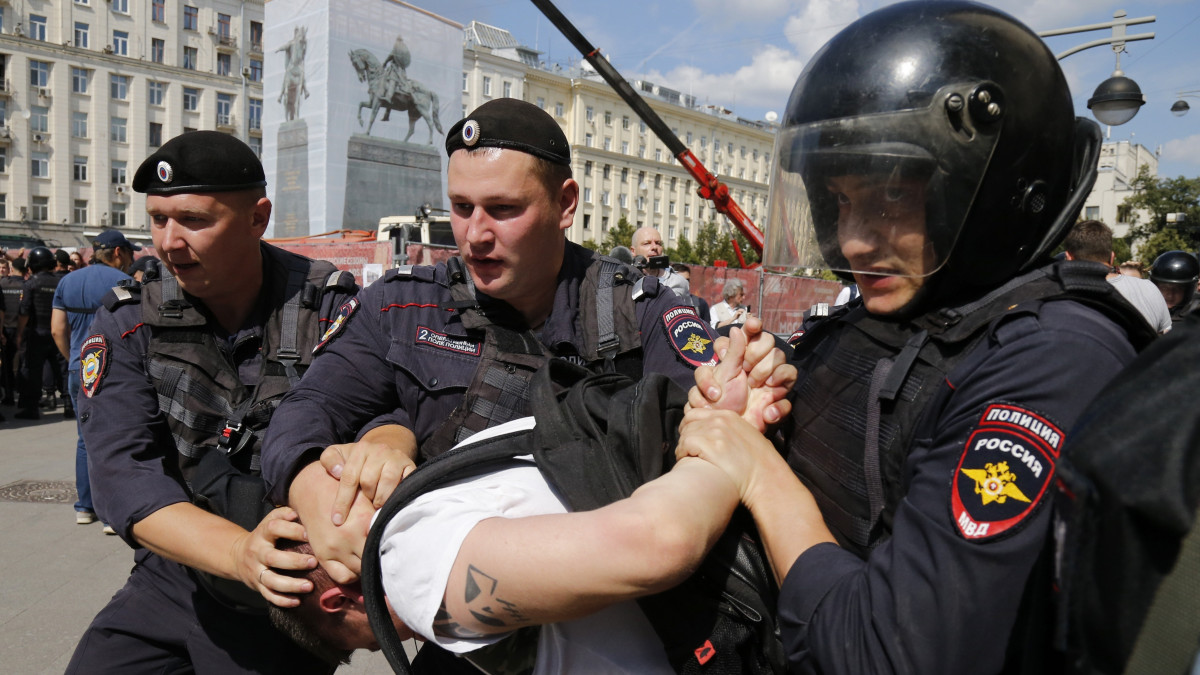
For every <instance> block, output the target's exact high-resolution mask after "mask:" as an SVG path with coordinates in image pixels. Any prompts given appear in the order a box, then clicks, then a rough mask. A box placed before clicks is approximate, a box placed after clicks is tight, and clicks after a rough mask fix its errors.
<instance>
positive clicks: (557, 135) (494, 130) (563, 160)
mask: <svg viewBox="0 0 1200 675" xmlns="http://www.w3.org/2000/svg"><path fill="white" fill-rule="evenodd" d="M462 148H508V149H511V150H520V151H521V152H527V153H529V154H531V155H533V156H535V157H541V158H542V159H545V160H548V161H551V162H554V163H555V164H565V165H569V164H570V163H571V146H570V145H568V144H567V136H566V134H564V133H563V130H562V127H560V126H558V122H555V121H554V118H553V117H551V116H550V115H549V114H547V113H546V111H545V110H542V109H541V108H539V107H537V106H536V105H534V104H532V103H526V102H525V101H521V100H519V99H515V98H498V99H495V100H493V101H488V102H487V103H484V104H483V105H481V106H479V107H478V108H476V109H475V110H474V112H472V113H471V114H470V115H467V118H466V119H464V120H459V121H458V122H457V123H456V124H455V125H454V126H452V127H450V132H449V133H447V134H446V154H447V155H453V154H454V151H455V150H459V149H462Z"/></svg>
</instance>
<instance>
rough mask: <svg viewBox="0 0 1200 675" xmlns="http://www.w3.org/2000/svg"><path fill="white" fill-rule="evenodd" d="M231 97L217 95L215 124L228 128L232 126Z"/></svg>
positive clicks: (229, 95)
mask: <svg viewBox="0 0 1200 675" xmlns="http://www.w3.org/2000/svg"><path fill="white" fill-rule="evenodd" d="M232 111H233V95H232V94H217V124H219V125H224V126H228V125H230V124H233V115H232V114H231V113H232Z"/></svg>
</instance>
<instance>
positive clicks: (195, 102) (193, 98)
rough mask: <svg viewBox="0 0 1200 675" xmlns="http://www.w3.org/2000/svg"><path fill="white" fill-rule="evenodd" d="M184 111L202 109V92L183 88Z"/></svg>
mask: <svg viewBox="0 0 1200 675" xmlns="http://www.w3.org/2000/svg"><path fill="white" fill-rule="evenodd" d="M183 109H184V110H191V111H196V110H199V109H200V90H199V89H192V88H191V87H184V88H183Z"/></svg>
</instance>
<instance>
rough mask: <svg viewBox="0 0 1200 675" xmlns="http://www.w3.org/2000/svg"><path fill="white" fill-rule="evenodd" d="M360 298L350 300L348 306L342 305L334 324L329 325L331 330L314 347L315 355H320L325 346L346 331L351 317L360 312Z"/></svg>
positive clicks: (347, 302)
mask: <svg viewBox="0 0 1200 675" xmlns="http://www.w3.org/2000/svg"><path fill="white" fill-rule="evenodd" d="M358 306H359V302H358V298H350V299H349V300H347V301H346V304H344V305H342V306H341V307H340V308H339V309H338V311H337V315H336V316H334V317H333V322H332V323H330V324H329V328H327V329H325V334H324V335H322V336H321V341H320V342H318V343H317V346H316V347H313V354H319V353H320V352H321V350H322V349H324V348H325V345H327V344H329V343H330V342H332V341H333V339H334V338H335V337H337V336H338V335H339V334H340V333H341V332H342V331H343V330H345V329H346V324H347V323H349V322H350V317H351V316H353V315H354V312H355V311H357V310H358Z"/></svg>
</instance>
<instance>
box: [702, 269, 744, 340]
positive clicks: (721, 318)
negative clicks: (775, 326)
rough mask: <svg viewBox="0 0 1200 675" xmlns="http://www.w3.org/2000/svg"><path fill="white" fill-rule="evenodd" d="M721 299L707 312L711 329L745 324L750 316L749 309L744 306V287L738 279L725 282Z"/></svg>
mask: <svg viewBox="0 0 1200 675" xmlns="http://www.w3.org/2000/svg"><path fill="white" fill-rule="evenodd" d="M721 297H722V298H724V299H723V300H722V301H721V302H718V303H717V304H715V305H713V306H712V310H711V311H710V312H709V317H710V318H711V319H712V326H713V328H720V327H721V326H728V325H735V326H740V325H742V324H744V323H746V318H747V317H749V316H750V308H749V307H747V306H746V305H745V304H744V303H745V302H746V285H745V284H743V283H742V281H741V280H740V279H730V280H729V281H726V282H725V288H724V289H722V290H721Z"/></svg>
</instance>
